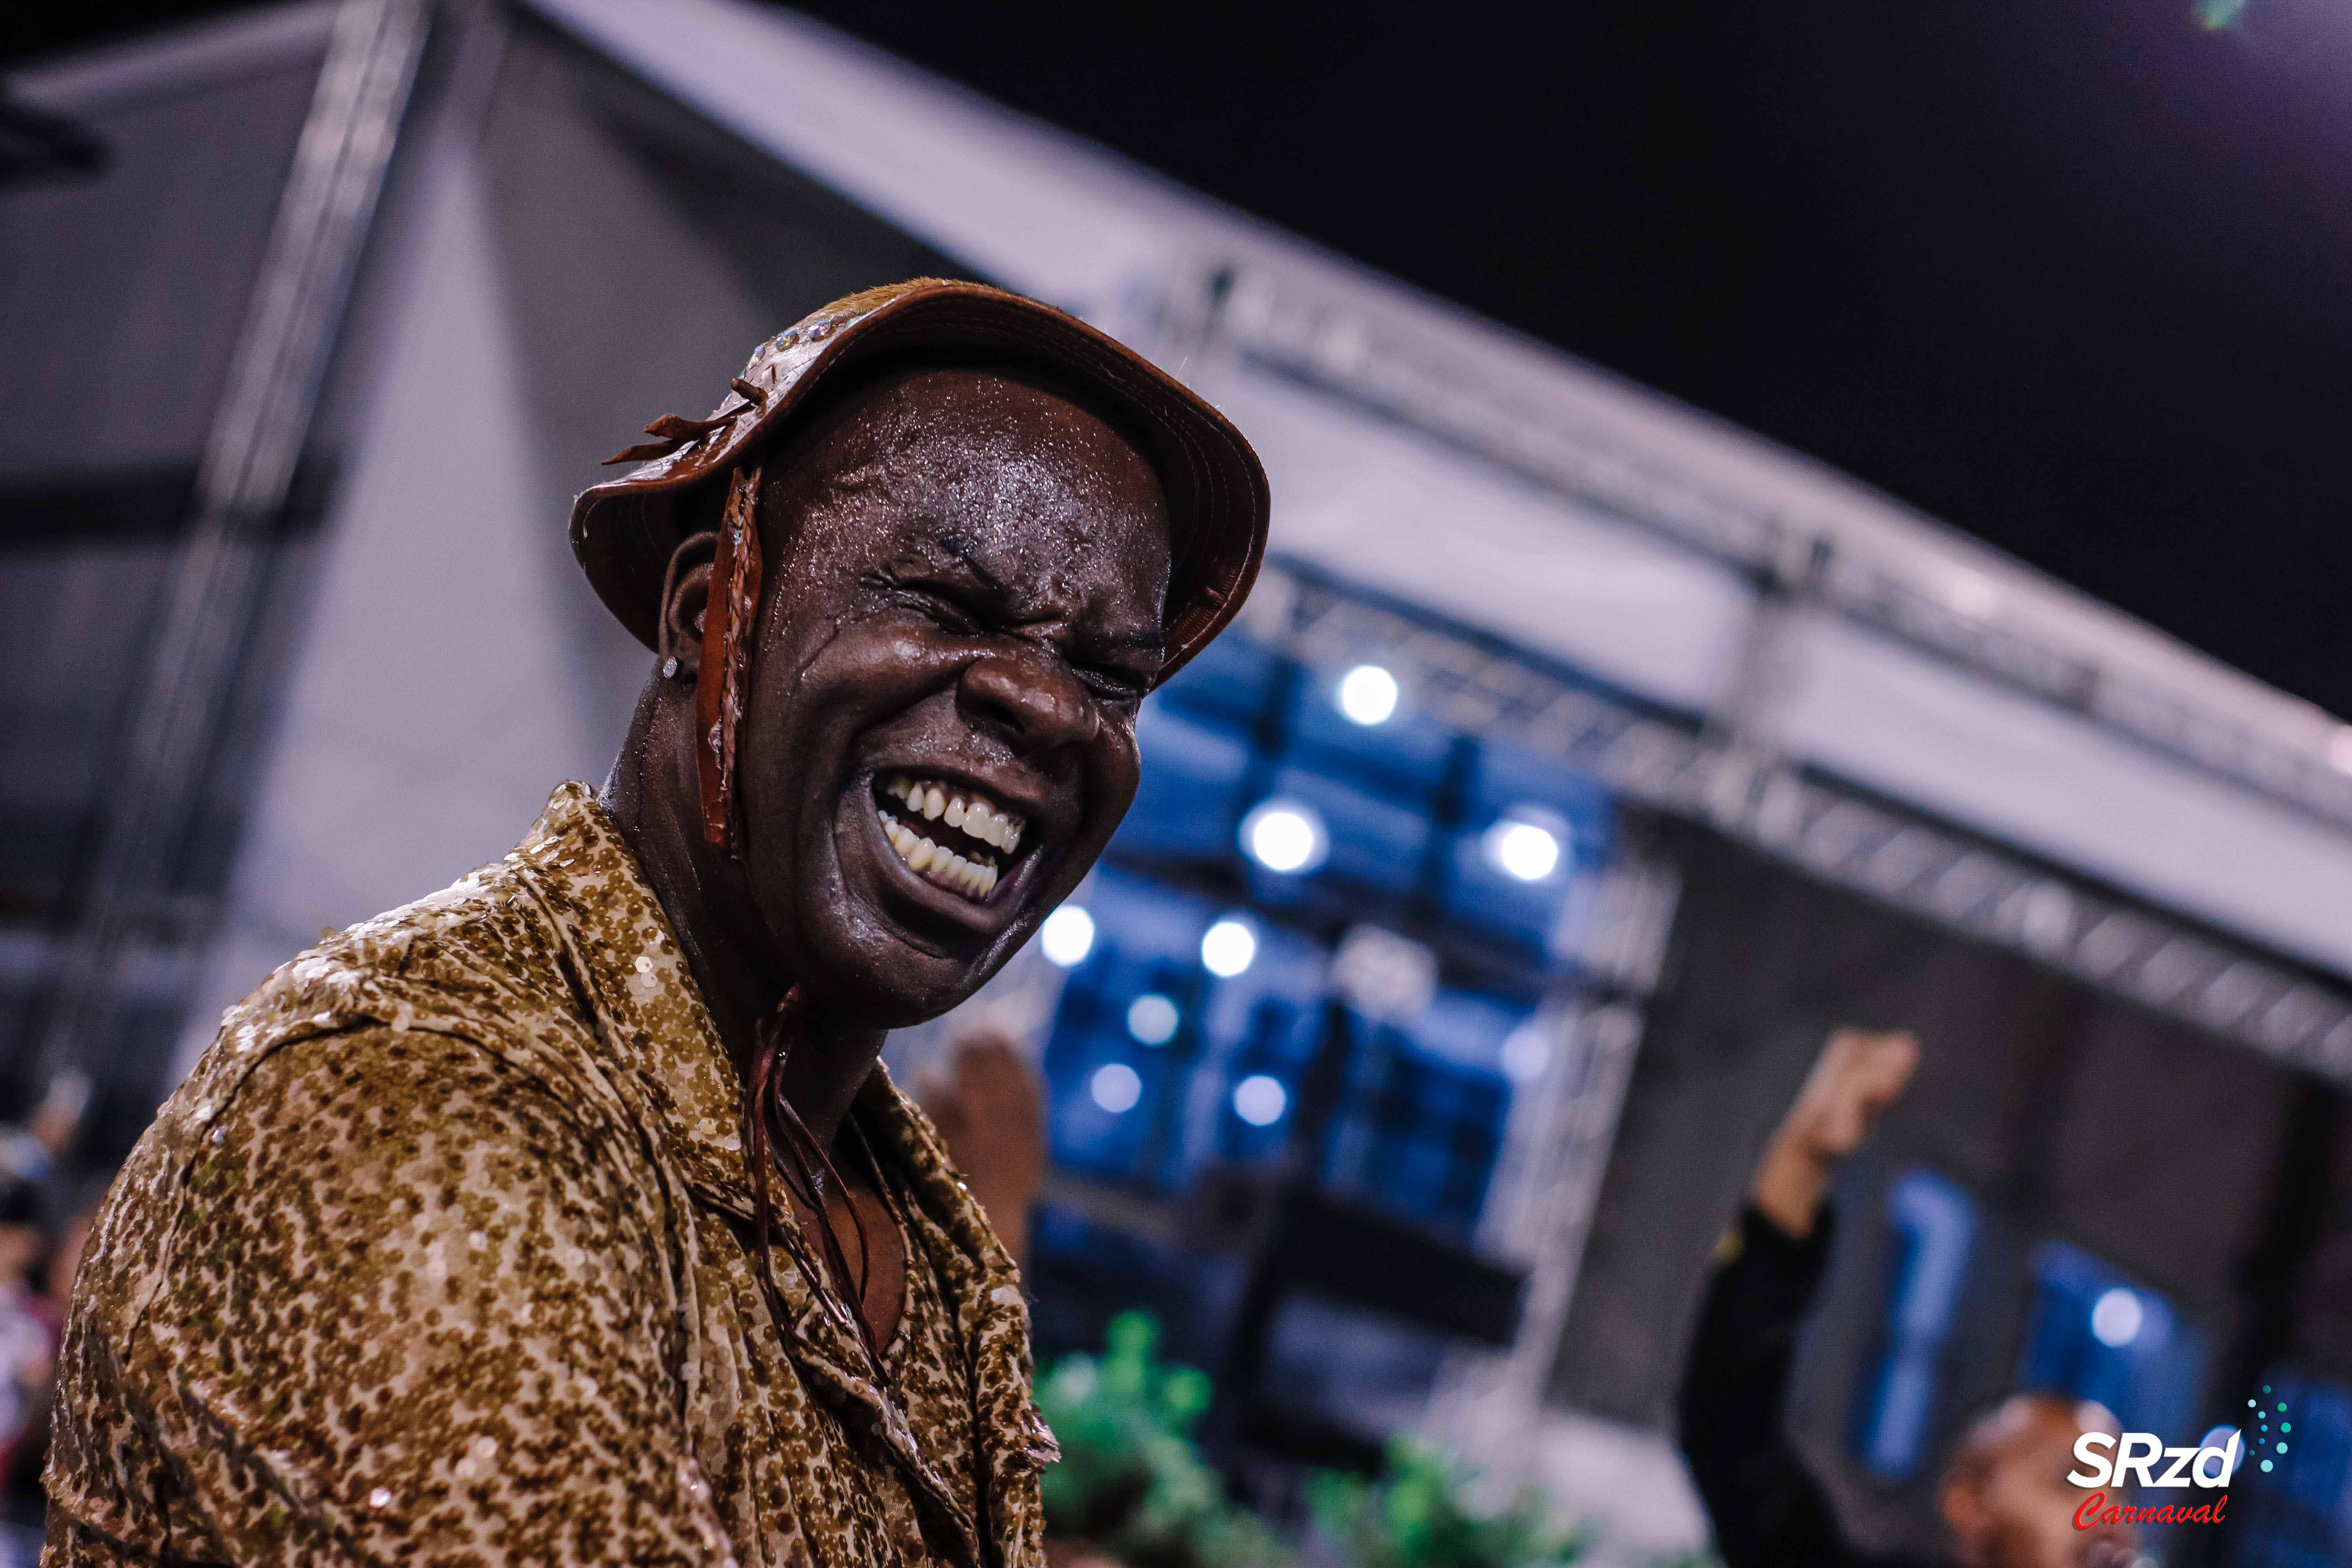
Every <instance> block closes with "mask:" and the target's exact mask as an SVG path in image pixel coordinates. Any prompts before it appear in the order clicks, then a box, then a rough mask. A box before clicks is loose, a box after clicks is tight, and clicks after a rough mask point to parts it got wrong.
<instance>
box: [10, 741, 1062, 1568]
mask: <svg viewBox="0 0 2352 1568" xmlns="http://www.w3.org/2000/svg"><path fill="white" fill-rule="evenodd" d="M739 1114H740V1089H739V1087H738V1079H737V1076H736V1073H735V1071H734V1068H732V1066H731V1065H730V1061H729V1059H728V1057H727V1055H726V1053H725V1051H724V1049H723V1047H721V1045H720V1043H719V1038H718V1036H717V1034H716V1033H715V1031H714V1029H713V1027H712V1026H711V1022H710V1017H709V1013H708V1012H707V1011H706V1010H705V1008H704V1007H703V1005H702V1003H701V1000H700V998H699V996H698V994H697V992H696V989H695V985H694V983H693V981H692V980H691V979H690V978H689V977H688V973H687V970H686V968H685V965H684V963H683V962H682V960H681V959H680V956H679V953H678V949H677V942H676V940H675V939H674V937H673V936H672V934H671V932H670V929H669V926H668V923H667V921H666V920H665V918H664V917H663V914H662V911H661V909H660V907H659V905H658V904H657V903H656V901H655V900H654V897H653V894H652V891H651V889H648V888H647V886H646V882H645V879H644V877H643V876H642V874H641V873H640V872H639V870H638V868H637V865H636V861H635V858H634V857H633V856H632V854H631V853H630V851H629V849H628V847H627V846H626V845H625V843H624V842H623V840H622V839H621V837H620V835H619V833H618V832H617V831H616V830H615V828H614V825H613V823H612V820H611V818H610V817H609V816H607V815H606V814H605V812H604V808H603V807H602V806H601V805H599V804H598V803H597V802H596V800H595V798H594V797H593V795H591V794H590V793H589V792H588V791H587V790H586V789H585V788H583V786H580V785H577V784H567V785H565V786H563V787H562V789H560V790H558V791H557V792H556V794H555V795H554V797H553V798H552V799H551V801H550V802H549V804H548V808H547V811H546V814H545V815H544V816H541V819H540V821H539V823H538V825H537V826H535V827H534V828H533V829H532V831H531V833H530V837H528V838H526V839H525V840H524V842H523V844H522V846H521V847H520V848H518V849H517V850H516V851H515V852H514V853H513V854H511V855H509V856H508V857H507V858H505V859H504V860H503V861H500V862H499V863H498V864H496V865H493V866H489V867H487V868H484V869H482V870H480V871H478V872H476V873H475V874H474V875H472V876H470V877H468V878H467V879H464V880H463V881H461V882H459V883H457V885H456V886H455V887H452V888H450V889H447V890H446V891H445V892H442V893H439V894H436V896H434V897H432V898H429V899H426V900H423V901H422V902H419V903H415V904H412V905H410V906H408V907H407V908H405V909H402V910H394V912H393V913H391V914H388V915H384V916H382V917H380V918H378V919H376V920H373V921H367V922H366V923H364V924H362V925H358V926H354V927H352V929H351V930H350V931H346V932H344V933H343V934H342V935H341V936H340V937H337V938H334V939H332V940H331V941H329V942H326V943H325V944H323V945H322V946H320V947H319V948H316V949H314V950H313V951H311V952H308V953H305V954H304V955H303V956H301V957H300V958H298V959H296V960H295V961H294V962H292V963H289V964H288V965H286V966H285V967H284V968H283V969H280V970H279V971H278V973H276V974H274V975H272V976H271V977H270V978H269V980H268V982H267V983H265V984H263V986H262V987H261V989H260V990H259V991H257V992H256V993H255V994H253V995H252V996H251V997H249V998H248V999H247V1001H245V1002H244V1003H242V1004H240V1005H238V1006H236V1008H233V1009H231V1010H230V1012H229V1013H228V1015H227V1016H226V1018H225V1019H224V1021H223V1026H222V1029H221V1034H220V1037H219V1038H218V1039H217V1040H216V1041H215V1043H214V1045H213V1047H212V1048H211V1049H210V1050H209V1051H208V1052H207V1053H206V1054H205V1058H204V1059H203V1060H202V1062H201V1063H200V1064H199V1065H198V1067H197V1068H196V1069H195V1071H194V1073H193V1074H192V1075H191V1076H190V1078H189V1079H188V1081H187V1082H186V1083H185V1084H184V1085H183V1086H182V1087H181V1088H180V1089H179V1090H178V1091H177V1092H176V1093H174V1094H173V1097H172V1098H171V1100H169V1101H168V1102H167V1103H166V1104H165V1105H164V1107H163V1110H162V1112H161V1113H160V1114H159V1115H158V1117H157V1119H156V1121H155V1124H154V1126H153V1127H152V1129H151V1130H150V1131H148V1133H147V1135H146V1136H145V1137H144V1138H143V1139H142V1141H141V1142H140V1144H139V1147H138V1149H137V1151H136V1152H134V1153H133V1154H132V1156H131V1162H130V1163H129V1164H128V1165H127V1166H126V1167H125V1168H124V1171H123V1173H122V1175H121V1178H120V1179H119V1180H118V1181H117V1183H116V1184H115V1187H114V1190H113V1192H112V1193H111V1194H110V1195H109V1197H108V1200H107V1204H106V1207H105V1210H104V1212H103V1214H102V1215H101V1216H100V1221H99V1224H98V1226H97V1228H96V1230H95V1232H94V1233H93V1235H92V1237H91V1241H90V1247H89V1253H88V1255H87V1256H88V1261H87V1263H86V1264H85V1266H84V1268H83V1270H82V1274H81V1277H80V1280H79V1284H78V1285H77V1287H76V1289H75V1300H74V1308H73V1313H72V1317H71V1320H70V1322H69V1324H68V1329H67V1332H66V1340H65V1345H64V1349H63V1352H62V1355H61V1360H60V1365H59V1373H58V1406H57V1418H56V1436H55V1443H54V1447H53V1449H52V1452H51V1458H50V1461H49V1472H48V1484H49V1489H50V1496H51V1498H52V1504H51V1509H50V1528H49V1544H48V1549H47V1552H46V1553H45V1555H44V1559H43V1561H44V1562H45V1563H49V1564H54V1565H56V1568H78V1565H80V1564H95V1563H289V1564H291V1563H415V1564H436V1565H437V1564H446V1565H450V1568H456V1565H459V1564H507V1563H516V1564H520V1563H644V1564H670V1563H680V1564H683V1563H702V1564H711V1565H714V1568H727V1565H730V1564H737V1563H740V1564H742V1565H745V1568H750V1565H752V1564H778V1565H782V1564H792V1565H803V1564H804V1565H811V1568H914V1565H917V1564H929V1563H934V1562H936V1563H939V1564H940V1565H941V1568H1041V1565H1042V1563H1043V1562H1044V1551H1043V1540H1042V1535H1043V1517H1042V1512H1041V1510H1040V1508H1039V1504H1038V1496H1037V1474H1038V1471H1039V1469H1040V1468H1041V1467H1042V1466H1043V1465H1044V1464H1045V1462H1046V1461H1047V1460H1048V1459H1049V1458H1051V1457H1052V1454H1053V1439H1052V1436H1050V1434H1048V1433H1047V1432H1046V1431H1045V1426H1044V1425H1043V1423H1042V1422H1040V1421H1039V1419H1038V1417H1037V1415H1036V1413H1035V1411H1034V1408H1033V1407H1032V1406H1031V1405H1030V1403H1029V1394H1028V1383H1029V1348H1028V1346H1029V1337H1028V1318H1027V1310H1026V1308H1025V1306H1024V1302H1023V1300H1022V1295H1021V1289H1020V1282H1019V1276H1018V1274H1017V1272H1016V1270H1015V1268H1014V1267H1013V1262H1012V1260H1011V1259H1010V1258H1007V1257H1006V1255H1005V1253H1004V1250H1003V1247H1000V1246H999V1245H998V1244H997V1241H996V1238H995V1237H994V1235H993V1234H992V1232H991V1231H990V1230H989V1227H988V1223H987V1221H986V1219H985V1218H984V1217H983V1216H982V1214H981V1212H980V1210H979V1208H978V1206H977V1205H975V1204H974V1203H973V1202H972V1200H971V1196H970V1195H969V1194H967V1193H966V1192H965V1190H964V1188H963V1186H962V1184H961V1182H960V1181H959V1180H958V1179H957V1178H956V1175H955V1173H954V1172H953V1170H952V1168H951V1167H950V1165H949V1163H948V1161H947V1158H946V1155H945V1154H944V1152H942V1150H941V1148H940V1142H939V1140H938V1138H937V1136H936V1135H935V1134H934V1132H933V1131H932V1129H931V1127H930V1125H929V1122H928V1121H925V1120H924V1118H923V1116H922V1114H921V1113H920V1112H919V1111H918V1110H916V1109H915V1108H914V1107H913V1106H912V1105H911V1104H909V1103H908V1101H907V1100H906V1099H905V1098H904V1097H903V1096H901V1095H900V1094H899V1092H898V1089H895V1088H894V1087H893V1086H892V1085H891V1083H890V1081H889V1079H888V1077H887V1074H885V1073H884V1072H883V1071H882V1070H881V1069H880V1068H876V1070H875V1074H874V1077H873V1079H871V1081H869V1083H868V1084H867V1086H866V1089H865V1091H864V1093H863V1094H862V1095H861V1097H860V1099H859V1101H858V1104H857V1107H856V1110H855V1111H854V1112H853V1114H855V1115H856V1116H858V1117H860V1118H861V1119H863V1123H864V1126H865V1129H866V1133H867V1135H868V1137H869V1139H870V1140H871V1142H873V1144H874V1146H875V1148H876V1150H877V1153H878V1156H879V1159H880V1161H881V1163H882V1166H883V1168H884V1173H885V1176H886V1179H887V1184H888V1185H889V1187H890V1189H891V1195H892V1197H893V1198H894V1199H895V1200H896V1201H895V1207H896V1208H897V1209H898V1213H899V1214H900V1215H901V1216H902V1220H901V1223H902V1226H903V1228H904V1230H905V1233H906V1234H905V1236H904V1240H905V1242H906V1252H907V1260H908V1268H907V1276H908V1280H907V1295H906V1300H905V1307H904V1310H903V1311H902V1313H901V1321H900V1324H899V1327H898V1331H897V1332H896V1333H895V1335H894V1336H893V1338H892V1342H891V1343H890V1344H889V1345H888V1347H887V1350H886V1352H885V1354H884V1358H883V1376H882V1379H881V1382H882V1384H884V1386H877V1384H876V1380H875V1379H874V1378H873V1377H872V1376H871V1375H870V1373H867V1372H866V1371H865V1370H864V1369H865V1368H866V1362H865V1359H864V1357H863V1355H862V1353H861V1352H860V1351H859V1348H858V1345H857V1341H856V1335H855V1331H854V1330H853V1329H852V1328H851V1327H850V1325H849V1323H848V1322H847V1321H846V1320H845V1319H838V1318H835V1317H834V1316H831V1315H829V1314H828V1313H827V1312H826V1311H825V1310H824V1309H823V1307H822V1306H821V1305H820V1301H819V1298H817V1297H816V1296H815V1294H814V1292H812V1291H811V1290H810V1289H809V1288H808V1282H807V1280H806V1279H803V1278H802V1277H801V1276H800V1275H799V1274H798V1273H797V1271H795V1270H794V1269H793V1267H792V1265H791V1263H790V1261H789V1257H788V1254H786V1252H785V1251H784V1249H783V1248H782V1247H779V1248H778V1249H777V1253H776V1259H775V1265H774V1267H775V1271H776V1277H777V1284H778V1286H779V1291H778V1294H779V1296H780V1298H781V1300H782V1308H783V1313H782V1315H783V1318H784V1321H781V1322H780V1321H777V1314H776V1313H775V1312H774V1311H773V1310H772V1309H771V1308H770V1306H769V1299H768V1298H767V1296H766V1295H765V1294H764V1293H763V1292H762V1291H761V1289H760V1287H759V1285H758V1283H757V1280H756V1276H755V1274H754V1272H753V1263H752V1259H751V1253H750V1251H749V1250H748V1249H747V1246H746V1241H747V1237H749V1235H750V1226H749V1221H750V1219H751V1213H752V1208H751V1193H750V1189H749V1185H748V1178H747V1173H746V1171H745V1167H744V1159H743V1152H742V1148H741V1144H740V1133H739V1127H740V1122H739ZM778 1223H779V1224H782V1225H790V1224H791V1223H793V1222H792V1218H791V1216H790V1215H789V1213H785V1214H781V1215H778Z"/></svg>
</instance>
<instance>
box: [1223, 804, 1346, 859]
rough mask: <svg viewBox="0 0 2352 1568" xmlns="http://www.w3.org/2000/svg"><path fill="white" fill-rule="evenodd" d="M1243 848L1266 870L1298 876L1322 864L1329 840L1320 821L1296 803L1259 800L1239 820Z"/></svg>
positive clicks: (1310, 810)
mask: <svg viewBox="0 0 2352 1568" xmlns="http://www.w3.org/2000/svg"><path fill="white" fill-rule="evenodd" d="M1242 847H1243V848H1244V849H1245V850H1247V851H1248V852H1249V857H1250V858H1251V859H1253V860H1255V861H1256V862H1257V863H1258V864H1259V865H1261V866H1263V867H1265V868H1266V869H1267V870H1269V871H1279V872H1281V873H1282V874H1283V875H1284V876H1286V877H1292V876H1297V875H1299V874H1301V873H1303V872H1307V871H1312V870H1313V869H1315V868H1316V867H1318V866H1320V865H1321V864H1323V858H1324V857H1325V856H1326V855H1328V854H1329V853H1330V852H1331V840H1330V837H1329V836H1328V834H1326V833H1325V832H1324V830H1323V818H1322V817H1321V816H1320V815H1318V813H1317V812H1316V810H1315V808H1314V807H1313V806H1311V805H1302V804H1300V803H1299V802H1297V801H1295V800H1267V801H1261V802H1259V803H1258V804H1257V805H1255V806H1253V807H1251V808H1250V814H1249V815H1248V816H1244V817H1243V818H1242Z"/></svg>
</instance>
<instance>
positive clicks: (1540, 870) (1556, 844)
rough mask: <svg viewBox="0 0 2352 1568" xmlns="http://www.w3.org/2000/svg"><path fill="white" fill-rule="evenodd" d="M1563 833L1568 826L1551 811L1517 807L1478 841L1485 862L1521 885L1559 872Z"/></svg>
mask: <svg viewBox="0 0 2352 1568" xmlns="http://www.w3.org/2000/svg"><path fill="white" fill-rule="evenodd" d="M1566 830H1567V825H1566V824H1565V823H1562V822H1561V821H1559V818H1558V817H1556V816H1553V815H1552V814H1551V813H1550V812H1548V811H1542V810H1539V809H1538V808H1535V807H1531V806H1520V807H1516V808H1514V809H1513V810H1511V811H1510V812H1509V813H1507V814H1506V815H1505V816H1504V817H1503V819H1502V820H1501V821H1499V822H1497V823H1496V824H1495V826H1492V827H1489V828H1488V829H1486V837H1485V838H1484V839H1483V840H1482V841H1481V843H1482V847H1484V848H1485V850H1486V863H1487V864H1488V865H1490V866H1492V867H1494V868H1495V869H1496V870H1497V871H1500V872H1502V873H1503V875H1505V876H1507V877H1511V878H1515V879H1517V880H1519V881H1522V882H1540V881H1543V880H1544V879H1547V878H1549V876H1550V875H1551V874H1552V873H1553V872H1555V871H1557V870H1559V859H1560V840H1561V838H1562V837H1565V835H1566Z"/></svg>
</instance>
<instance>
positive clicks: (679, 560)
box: [659, 529, 719, 681]
mask: <svg viewBox="0 0 2352 1568" xmlns="http://www.w3.org/2000/svg"><path fill="white" fill-rule="evenodd" d="M718 553H719V535H718V532H717V531H715V530H711V529H705V530H704V531H702V532H700V533H690V534H688V535H687V537H685V538H684V539H681V540H679V541H678V542H677V549H676V550H673V551H671V552H670V553H669V569H668V570H667V572H665V573H664V574H663V575H662V602H661V627H660V637H661V642H660V649H659V651H660V654H661V661H662V672H663V673H664V674H665V675H675V676H676V677H677V679H680V680H687V681H691V680H693V679H695V677H696V676H697V675H698V674H699V673H700V671H701V669H702V615H703V612H704V610H706V609H708V608H709V604H710V567H711V563H712V562H713V561H714V560H715V559H716V558H717V556H718ZM673 660H675V661H676V663H677V668H676V669H675V670H673V669H671V668H670V665H671V662H672V661H673Z"/></svg>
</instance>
